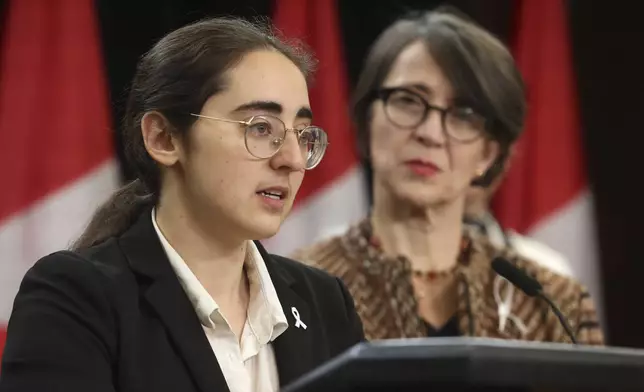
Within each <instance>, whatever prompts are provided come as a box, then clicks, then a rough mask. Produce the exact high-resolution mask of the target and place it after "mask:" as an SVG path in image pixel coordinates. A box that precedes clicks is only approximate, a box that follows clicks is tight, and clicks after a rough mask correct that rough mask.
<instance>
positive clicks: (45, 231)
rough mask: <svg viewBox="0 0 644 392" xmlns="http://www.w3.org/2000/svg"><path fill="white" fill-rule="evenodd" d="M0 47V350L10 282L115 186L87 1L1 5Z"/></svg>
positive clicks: (76, 228)
mask: <svg viewBox="0 0 644 392" xmlns="http://www.w3.org/2000/svg"><path fill="white" fill-rule="evenodd" d="M7 5H8V8H7V15H6V23H5V25H4V26H3V28H4V31H3V41H2V46H1V48H0V50H1V51H2V52H1V55H0V58H1V62H0V139H1V140H2V142H1V143H0V167H2V168H3V175H2V189H3V190H2V192H0V250H1V251H2V253H1V254H0V331H2V332H1V333H0V354H1V352H2V348H3V347H4V337H5V332H4V326H5V325H6V322H7V320H8V318H9V316H10V313H11V309H12V306H13V299H14V297H15V294H16V292H17V290H18V287H19V285H20V282H21V280H22V278H23V276H24V274H25V272H26V271H27V269H29V268H30V267H31V266H32V265H33V263H34V262H35V261H36V260H38V259H39V258H40V257H42V256H45V255H47V254H48V253H51V252H53V251H56V250H60V249H64V248H66V247H68V245H69V244H70V242H71V241H73V240H74V239H75V238H76V237H77V236H78V235H79V234H80V233H81V231H82V229H83V228H84V226H85V225H86V223H87V222H88V219H89V217H90V216H91V213H92V212H93V210H94V209H95V208H96V207H97V206H98V205H99V204H100V203H101V202H103V201H104V200H105V199H106V198H107V197H108V196H109V194H110V193H111V192H112V191H114V189H115V188H116V187H117V186H118V183H119V178H118V167H117V164H116V161H115V159H114V154H113V147H112V145H113V143H112V138H111V134H112V133H111V130H110V123H111V121H110V112H109V103H108V100H107V91H106V83H105V77H104V74H103V61H102V56H101V49H100V46H99V31H98V28H97V22H96V19H97V18H96V14H95V10H94V2H93V1H92V0H47V1H42V0H13V1H10V2H8V4H7Z"/></svg>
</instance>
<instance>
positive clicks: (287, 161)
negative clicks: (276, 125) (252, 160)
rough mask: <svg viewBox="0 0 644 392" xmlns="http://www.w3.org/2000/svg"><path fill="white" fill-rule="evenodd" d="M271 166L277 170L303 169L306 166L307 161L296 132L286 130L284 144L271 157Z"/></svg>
mask: <svg viewBox="0 0 644 392" xmlns="http://www.w3.org/2000/svg"><path fill="white" fill-rule="evenodd" d="M271 167H273V169H275V170H280V169H286V170H289V171H301V170H304V169H305V168H306V161H305V159H304V155H303V154H302V149H301V148H300V141H299V138H298V135H297V133H296V132H294V131H291V130H289V131H287V132H286V136H285V137H284V144H282V147H281V148H280V149H279V151H278V152H277V153H276V154H275V155H273V157H272V158H271Z"/></svg>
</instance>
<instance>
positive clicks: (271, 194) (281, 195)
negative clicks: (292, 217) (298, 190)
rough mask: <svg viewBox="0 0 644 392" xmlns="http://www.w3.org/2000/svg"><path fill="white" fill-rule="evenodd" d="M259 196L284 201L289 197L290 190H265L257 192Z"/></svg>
mask: <svg viewBox="0 0 644 392" xmlns="http://www.w3.org/2000/svg"><path fill="white" fill-rule="evenodd" d="M257 194H258V195H260V196H264V197H267V198H269V199H273V200H284V199H286V198H287V197H288V188H286V187H270V188H264V189H261V190H259V191H257Z"/></svg>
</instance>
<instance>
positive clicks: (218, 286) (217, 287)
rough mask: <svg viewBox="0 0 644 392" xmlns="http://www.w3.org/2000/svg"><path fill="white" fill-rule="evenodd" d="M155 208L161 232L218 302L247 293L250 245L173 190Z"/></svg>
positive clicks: (162, 196) (166, 192)
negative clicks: (246, 266)
mask: <svg viewBox="0 0 644 392" xmlns="http://www.w3.org/2000/svg"><path fill="white" fill-rule="evenodd" d="M166 188H170V189H168V190H167V191H166V189H164V192H163V193H162V195H161V197H160V200H159V204H158V205H157V207H156V222H157V225H158V226H159V229H160V230H161V232H162V233H163V235H164V236H165V238H166V239H167V241H168V242H169V243H170V244H171V245H172V247H173V248H174V249H175V250H176V251H177V253H179V255H180V256H181V258H182V259H183V260H184V262H185V263H186V264H187V265H188V267H189V268H190V270H191V271H192V272H193V273H194V274H195V276H196V277H197V279H199V281H200V282H201V284H202V285H203V286H204V288H205V289H206V290H207V291H208V293H209V294H210V295H211V296H212V297H213V299H214V300H215V301H216V302H217V303H227V302H230V301H235V299H236V298H239V297H240V295H241V296H242V297H244V296H245V292H246V291H247V290H248V288H247V284H246V279H245V277H244V273H243V266H244V260H245V258H246V252H247V245H248V242H247V241H245V240H242V239H233V238H230V237H229V236H227V235H226V231H225V230H221V229H218V228H216V227H213V226H214V225H212V224H207V223H206V222H204V221H203V220H202V219H200V215H199V214H198V212H196V211H193V210H191V209H190V208H189V207H188V205H189V203H185V202H183V200H184V199H183V198H182V197H181V194H180V193H179V192H173V191H172V188H171V187H166Z"/></svg>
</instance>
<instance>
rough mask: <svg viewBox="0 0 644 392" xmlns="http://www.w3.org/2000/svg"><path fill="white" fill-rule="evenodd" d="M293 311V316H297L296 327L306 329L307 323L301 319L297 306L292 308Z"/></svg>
mask: <svg viewBox="0 0 644 392" xmlns="http://www.w3.org/2000/svg"><path fill="white" fill-rule="evenodd" d="M291 313H293V317H295V328H303V329H306V324H304V323H303V322H302V320H301V319H300V312H298V311H297V309H295V306H293V307H292V308H291Z"/></svg>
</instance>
